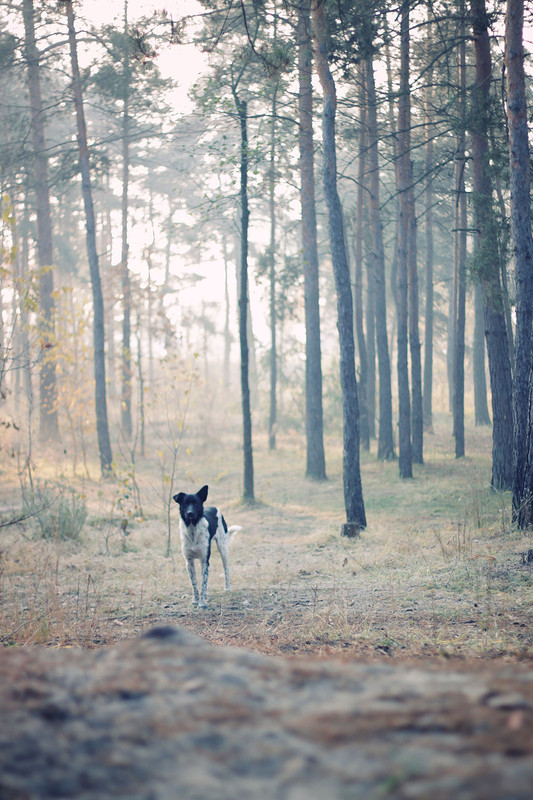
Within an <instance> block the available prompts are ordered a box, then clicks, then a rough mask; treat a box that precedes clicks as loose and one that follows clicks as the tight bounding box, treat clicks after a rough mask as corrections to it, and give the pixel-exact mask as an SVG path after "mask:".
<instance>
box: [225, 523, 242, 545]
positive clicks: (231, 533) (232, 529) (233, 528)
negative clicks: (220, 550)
mask: <svg viewBox="0 0 533 800" xmlns="http://www.w3.org/2000/svg"><path fill="white" fill-rule="evenodd" d="M239 531H242V527H241V526H240V525H231V526H230V527H229V528H228V537H229V540H230V542H232V541H233V539H234V538H235V535H236V534H237V533H238V532H239Z"/></svg>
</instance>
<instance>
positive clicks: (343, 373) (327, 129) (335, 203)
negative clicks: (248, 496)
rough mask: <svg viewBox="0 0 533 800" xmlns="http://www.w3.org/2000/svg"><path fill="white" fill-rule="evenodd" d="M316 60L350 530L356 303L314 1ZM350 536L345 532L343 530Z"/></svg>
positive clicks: (357, 502) (355, 497)
mask: <svg viewBox="0 0 533 800" xmlns="http://www.w3.org/2000/svg"><path fill="white" fill-rule="evenodd" d="M311 15H312V24H313V37H314V50H315V60H316V66H317V72H318V77H319V79H320V83H321V86H322V91H323V93H324V109H323V116H322V135H323V148H324V154H323V158H324V165H323V175H324V194H325V197H326V205H327V209H328V227H329V239H330V245H331V257H332V261H333V273H334V278H335V288H336V293H337V315H338V330H339V346H340V379H341V392H342V406H343V483H344V505H345V509H346V520H347V526H348V528H349V529H350V530H353V529H354V528H356V529H361V528H365V527H366V516H365V507H364V502H363V490H362V485H361V472H360V464H359V403H358V397H357V383H356V378H355V347H354V337H353V300H352V291H351V286H350V270H349V266H348V259H347V256H346V248H345V240H344V225H343V218H342V208H341V203H340V199H339V194H338V191H337V159H336V146H335V112H336V106H337V97H336V90H335V83H334V81H333V77H332V75H331V72H330V69H329V64H328V56H327V38H326V19H325V13H324V3H323V2H321V1H320V0H313V3H312V7H311ZM343 530H346V529H343Z"/></svg>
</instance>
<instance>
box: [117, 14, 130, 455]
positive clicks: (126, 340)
mask: <svg viewBox="0 0 533 800" xmlns="http://www.w3.org/2000/svg"><path fill="white" fill-rule="evenodd" d="M128 47H129V38H128V0H124V51H123V57H122V81H123V96H122V208H121V214H122V254H121V259H120V269H121V273H122V391H121V397H122V402H121V421H122V431H123V433H124V435H125V436H126V437H127V438H128V439H129V438H130V437H131V435H132V431H133V424H132V414H131V398H132V381H133V373H132V369H131V280H130V272H129V266H128V210H129V209H128V202H129V198H128V195H129V175H130V131H129V126H130V109H129V105H130V97H129V92H130V88H129V84H130V63H129V52H128Z"/></svg>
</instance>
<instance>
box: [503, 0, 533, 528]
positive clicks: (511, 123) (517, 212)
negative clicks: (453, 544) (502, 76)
mask: <svg viewBox="0 0 533 800" xmlns="http://www.w3.org/2000/svg"><path fill="white" fill-rule="evenodd" d="M523 29H524V0H508V2H507V16H506V20H505V67H506V77H507V123H508V130H509V162H510V183H511V231H512V244H513V253H514V261H515V275H516V337H515V368H514V382H513V422H514V436H513V521H514V522H516V523H517V524H518V527H519V528H526V527H529V526H531V525H533V460H532V458H531V456H532V450H533V446H532V445H533V441H532V440H533V434H532V422H533V420H532V418H531V416H530V408H531V395H532V368H533V361H532V349H533V341H532V330H531V326H532V323H533V240H532V237H531V198H530V177H529V175H530V169H529V163H530V162H529V143H528V119H527V104H526V85H525V75H524V46H523Z"/></svg>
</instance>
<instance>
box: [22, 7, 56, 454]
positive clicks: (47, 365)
mask: <svg viewBox="0 0 533 800" xmlns="http://www.w3.org/2000/svg"><path fill="white" fill-rule="evenodd" d="M22 14H23V19H24V34H25V36H24V57H25V60H26V66H27V77H28V90H29V96H30V118H31V120H30V126H31V141H32V147H33V153H34V159H35V161H34V171H33V181H34V190H35V200H36V204H37V256H38V260H39V268H40V278H39V305H40V313H41V320H40V324H41V331H40V334H41V359H40V377H39V388H40V418H39V435H40V438H41V439H42V440H43V441H52V440H56V439H57V438H58V436H59V423H58V413H57V381H56V364H55V350H54V345H55V324H54V311H55V308H54V306H55V303H54V272H53V261H54V254H53V242H52V214H51V211H50V189H49V181H48V156H47V152H48V151H47V148H46V141H45V132H44V114H43V107H42V99H41V81H40V57H39V51H38V50H37V44H36V40H35V21H34V6H33V0H23V3H22Z"/></svg>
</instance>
